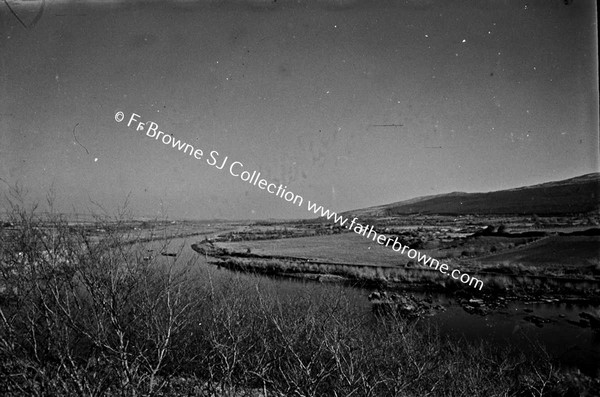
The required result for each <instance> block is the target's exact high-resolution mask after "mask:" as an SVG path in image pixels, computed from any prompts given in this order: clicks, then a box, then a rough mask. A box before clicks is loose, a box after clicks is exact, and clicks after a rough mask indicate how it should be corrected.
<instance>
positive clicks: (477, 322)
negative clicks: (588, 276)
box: [164, 239, 600, 376]
mask: <svg viewBox="0 0 600 397" xmlns="http://www.w3.org/2000/svg"><path fill="white" fill-rule="evenodd" d="M193 242H194V241H186V240H185V239H176V240H173V241H172V242H171V243H170V246H169V251H170V252H172V251H179V250H178V248H180V247H182V250H181V253H180V254H179V256H178V258H177V263H178V264H179V265H187V264H188V263H190V264H191V263H193V268H194V269H195V271H197V272H198V274H197V275H198V276H200V277H202V279H204V280H205V281H207V280H210V281H211V282H212V283H214V284H215V285H217V284H219V283H223V282H230V281H231V279H232V278H234V279H237V280H241V281H248V282H251V283H252V284H253V285H258V286H259V288H261V290H264V291H268V292H269V293H274V294H276V295H277V296H280V297H281V298H282V300H288V299H292V300H293V299H294V298H300V297H302V298H305V297H307V296H310V297H311V298H312V299H320V298H324V299H325V298H326V297H330V296H331V294H332V292H334V293H335V294H339V295H343V297H344V298H345V299H347V300H348V301H349V303H350V304H351V305H353V306H354V307H355V308H356V310H357V315H361V316H365V317H366V318H370V316H372V314H371V305H370V303H369V301H368V299H367V296H368V295H369V293H370V291H367V290H364V289H359V288H352V287H344V286H340V285H331V284H319V283H314V282H305V281H295V280H274V279H270V278H268V277H265V276H257V275H249V274H240V273H233V272H231V271H229V270H226V269H220V268H217V267H216V266H214V265H210V264H208V263H207V261H206V258H204V257H202V256H201V255H199V254H197V253H196V252H195V251H193V250H192V249H191V248H190V244H192V243H193ZM164 260H174V258H167V257H165V259H164ZM414 295H415V296H417V297H422V298H425V295H426V294H418V293H415V294H414ZM427 295H429V296H432V297H433V299H434V300H435V301H437V302H436V303H442V304H444V305H445V306H446V307H447V310H446V311H444V312H440V313H438V314H436V315H435V316H433V317H431V318H428V319H425V320H423V322H424V323H425V324H432V325H434V326H436V327H437V328H438V329H439V330H440V332H441V334H442V335H446V336H450V337H457V338H459V337H464V338H465V339H467V340H469V341H478V340H485V341H487V342H491V343H493V344H495V345H502V344H505V345H513V346H517V347H518V348H519V349H522V350H523V351H524V352H527V351H528V349H532V348H534V346H535V344H537V343H539V344H541V345H542V346H544V347H545V348H546V349H547V350H548V352H549V353H550V354H551V355H553V356H554V357H556V358H557V359H558V360H559V361H560V362H561V363H562V364H563V365H566V366H573V367H577V368H579V369H581V370H582V371H583V372H585V373H586V374H588V375H592V376H600V332H598V331H592V330H591V329H590V328H581V327H579V326H577V325H574V324H571V323H569V321H572V322H578V321H579V320H580V317H579V313H581V312H583V311H590V312H592V311H594V310H597V309H598V307H593V306H591V305H586V304H573V303H534V304H524V303H515V302H509V304H508V307H507V308H505V309H502V310H500V311H499V312H497V313H495V314H492V315H487V316H480V315H477V314H469V313H467V312H465V311H464V310H463V309H462V308H461V307H460V306H459V305H458V304H457V302H456V301H455V300H454V299H453V298H452V297H449V296H446V295H444V294H427ZM531 315H535V316H539V317H543V318H546V319H548V320H550V323H547V324H543V326H542V327H539V326H536V325H534V324H532V323H531V322H529V321H527V320H526V319H525V317H526V316H531Z"/></svg>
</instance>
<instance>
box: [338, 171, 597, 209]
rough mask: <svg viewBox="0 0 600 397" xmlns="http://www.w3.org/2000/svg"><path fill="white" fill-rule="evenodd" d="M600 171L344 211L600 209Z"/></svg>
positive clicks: (422, 197)
mask: <svg viewBox="0 0 600 397" xmlns="http://www.w3.org/2000/svg"><path fill="white" fill-rule="evenodd" d="M599 197H600V172H593V173H589V174H584V175H579V176H576V177H573V178H568V179H563V180H558V181H550V182H544V183H539V184H535V185H529V186H520V187H516V188H511V189H504V190H496V191H491V192H474V193H467V192H451V193H442V194H435V195H428V196H421V197H415V198H412V199H409V200H403V201H398V202H393V203H389V204H383V205H377V206H372V207H367V208H362V209H356V210H350V211H345V212H343V213H342V215H345V216H362V217H364V216H394V215H409V214H440V215H466V214H485V215H492V214H498V215H500V214H537V215H557V214H564V213H588V212H593V211H598V210H600V201H599Z"/></svg>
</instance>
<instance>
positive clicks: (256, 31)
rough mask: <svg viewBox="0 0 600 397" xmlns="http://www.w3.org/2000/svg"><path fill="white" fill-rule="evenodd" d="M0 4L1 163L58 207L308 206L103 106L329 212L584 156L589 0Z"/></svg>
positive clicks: (593, 91) (558, 171) (556, 166)
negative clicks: (52, 195)
mask: <svg viewBox="0 0 600 397" xmlns="http://www.w3.org/2000/svg"><path fill="white" fill-rule="evenodd" d="M9 3H10V4H12V5H13V11H15V13H17V15H18V16H19V17H20V19H21V20H22V21H23V22H24V24H25V25H26V26H27V27H26V26H24V25H23V24H22V23H21V22H20V21H19V19H17V18H16V17H15V15H14V14H13V13H12V12H11V11H10V10H9V8H8V7H7V5H6V4H5V3H4V2H2V3H0V58H1V63H0V93H1V95H0V177H1V178H2V179H3V180H4V181H6V182H8V183H9V184H11V185H14V184H15V183H17V182H18V183H21V184H22V185H23V186H24V187H26V188H27V189H29V191H30V197H31V198H34V199H36V198H37V199H40V200H41V199H43V198H44V197H45V194H46V192H47V191H48V189H49V188H50V186H51V185H53V186H54V188H55V190H56V192H57V196H58V198H59V199H60V200H59V205H60V207H61V208H60V209H61V210H64V211H72V210H73V209H75V210H76V211H83V212H85V210H86V209H87V208H90V198H91V199H92V200H94V201H96V202H99V203H102V204H103V205H104V206H105V207H106V208H109V209H111V208H115V206H116V205H117V204H119V203H122V202H123V201H124V200H125V198H126V196H127V195H128V194H131V197H130V207H131V208H132V209H133V210H134V212H135V213H136V214H138V215H144V216H162V215H165V214H166V215H167V216H169V217H171V218H214V217H218V218H232V219H233V218H238V219H239V218H251V219H258V218H268V217H275V218H297V217H309V216H314V215H311V214H310V213H308V212H307V211H306V209H305V208H300V207H297V206H293V205H291V204H290V203H288V202H285V201H284V200H282V199H281V198H278V197H275V196H273V195H270V194H268V193H266V192H265V191H263V190H260V189H258V188H257V187H255V186H251V185H249V184H248V183H244V182H243V181H241V180H240V179H239V178H235V177H233V176H231V175H230V174H229V173H228V172H226V169H224V170H221V171H219V170H217V169H216V168H214V167H211V166H209V165H207V164H206V162H205V161H204V160H202V161H198V160H195V159H193V158H190V156H187V155H184V154H182V153H181V152H178V151H176V150H174V149H173V148H172V147H168V146H166V145H164V144H163V143H160V142H157V141H156V140H152V139H150V138H148V137H146V136H145V135H144V134H143V133H142V134H140V133H136V132H135V130H134V129H133V128H127V126H126V123H125V122H122V123H117V122H115V119H114V116H115V112H117V111H123V112H124V113H125V114H126V115H127V116H129V115H130V114H131V113H132V112H135V113H137V114H139V115H141V119H142V120H144V121H146V120H151V121H154V122H156V123H157V124H158V125H159V127H160V129H161V130H163V131H166V132H168V133H169V134H172V135H173V136H174V137H176V138H178V139H181V140H183V141H185V142H188V143H190V144H192V145H194V146H196V147H199V148H201V149H202V150H203V151H204V152H205V155H206V154H207V153H208V152H210V151H211V150H217V151H218V152H219V153H220V154H222V156H229V158H230V161H240V162H241V163H243V164H244V167H245V169H247V170H250V171H252V170H259V171H260V172H261V174H262V175H263V176H264V177H265V178H266V179H268V180H269V181H273V182H276V183H283V184H285V185H287V186H288V188H289V189H290V190H292V191H293V192H295V193H297V194H300V195H301V196H302V197H304V199H305V200H312V201H317V202H318V203H319V204H323V205H325V206H327V207H329V208H331V209H332V210H337V211H343V210H349V209H355V208H361V207H366V206H372V205H378V204H385V203H389V202H394V201H399V200H404V199H409V198H413V197H416V196H421V195H429V194H438V193H445V192H451V191H467V192H475V191H490V190H498V189H505V188H511V187H518V186H522V185H529V184H535V183H542V182H546V181H550V180H558V179H565V178H569V177H573V176H576V175H581V174H584V173H589V172H595V171H598V167H599V163H598V78H597V73H598V65H597V40H596V37H597V23H596V9H595V7H596V6H595V2H594V1H584V0H570V1H567V2H565V1H564V0H534V1H518V0H514V1H512V0H489V1H477V2H474V1H466V0H465V1H461V0H439V1H438V0H430V1H384V0H376V1H375V0H373V1H367V0H354V1H343V0H337V1H336V0H321V1H317V0H315V1H285V0H278V1H276V2H273V1H258V0H247V1H246V0H238V1H162V2H158V1H146V2H143V1H140V2H133V1H127V2H125V1H120V2H119V1H88V2H85V1H78V2H69V1H47V2H46V6H45V8H44V10H43V14H41V17H40V18H39V19H38V20H37V21H36V22H35V23H29V24H28V22H32V21H33V19H34V17H35V16H36V12H37V9H36V8H35V4H36V3H37V2H35V1H33V2H23V1H21V2H15V1H13V2H9ZM24 4H25V5H24ZM75 4H77V5H75ZM387 125H392V126H387ZM0 185H1V187H0V193H5V192H7V186H6V184H4V183H0Z"/></svg>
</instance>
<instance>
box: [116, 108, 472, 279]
mask: <svg viewBox="0 0 600 397" xmlns="http://www.w3.org/2000/svg"><path fill="white" fill-rule="evenodd" d="M140 117H141V116H140V115H138V114H136V113H132V114H131V117H130V118H129V121H128V123H127V127H132V126H133V127H135V130H136V131H140V132H144V133H145V135H146V136H147V137H148V138H151V139H155V140H156V141H158V140H160V141H161V142H162V143H163V144H165V145H167V146H170V147H172V148H173V149H177V150H179V151H181V152H183V153H184V154H187V155H189V156H190V157H193V158H195V159H196V160H202V159H203V158H204V153H205V152H204V151H203V150H202V149H200V148H198V147H194V146H193V145H190V144H189V143H186V142H183V141H182V140H180V139H175V138H174V137H173V135H171V134H168V133H165V132H163V131H160V130H159V129H158V124H156V123H155V122H153V121H146V122H141V121H139V120H140ZM124 119H125V114H124V113H123V112H121V111H119V112H117V113H116V114H115V121H117V122H119V123H120V122H121V121H123V120H124ZM136 123H137V125H136ZM208 156H209V158H206V163H207V164H208V165H211V166H214V167H215V168H217V169H218V170H223V169H224V168H225V167H226V166H227V165H228V170H229V173H230V174H231V175H232V176H234V177H238V178H240V179H241V180H242V181H244V182H247V183H250V184H251V185H254V186H257V187H258V188H259V189H261V190H266V191H267V192H268V193H270V194H274V195H276V196H277V197H280V198H282V199H284V200H285V201H287V202H290V203H292V204H295V205H298V206H299V207H302V205H303V204H304V198H303V197H302V196H300V195H299V194H296V193H294V192H292V191H290V190H289V189H288V187H287V186H284V185H283V184H279V185H278V184H276V183H271V182H270V181H268V180H266V179H264V178H261V173H260V172H258V171H256V170H254V171H252V172H250V171H248V170H245V169H244V164H242V163H241V162H239V161H230V160H229V156H225V158H222V157H221V156H220V154H219V152H218V151H216V150H211V151H210V152H208ZM306 205H307V210H308V211H309V212H312V213H314V214H316V215H318V216H320V217H324V218H327V219H328V220H332V219H333V221H334V222H335V223H337V224H339V225H340V226H343V227H346V228H347V229H349V230H352V231H353V232H354V233H356V234H359V235H361V236H364V237H366V238H372V239H373V241H376V242H377V244H380V245H384V246H386V247H388V246H390V245H391V247H392V249H393V250H394V251H395V252H400V253H401V254H403V255H406V256H408V257H409V258H410V259H415V258H416V259H417V263H418V264H419V265H421V266H424V267H429V268H432V269H435V270H438V271H440V272H441V273H442V274H444V275H446V276H451V277H452V278H453V279H455V280H459V281H460V282H461V283H463V284H468V285H470V286H472V287H473V288H479V290H481V289H482V288H483V281H481V280H479V279H477V278H475V277H473V276H470V275H469V274H467V273H461V271H460V270H458V269H451V268H450V267H449V266H448V265H447V264H446V263H440V262H439V261H438V260H437V259H434V258H432V257H430V256H427V255H425V254H422V253H421V252H419V251H417V250H415V249H413V248H410V247H408V246H407V245H403V244H401V243H400V242H399V241H398V237H396V238H394V239H393V240H392V238H390V237H387V236H385V235H383V234H380V233H377V232H376V231H375V230H374V227H373V226H369V225H362V224H360V223H358V222H357V221H358V218H353V219H352V220H351V221H350V223H348V218H346V217H344V216H342V215H339V214H337V213H336V212H332V211H330V210H329V209H326V208H323V207H322V206H320V205H319V206H317V204H316V203H313V202H311V201H310V200H307V204H306Z"/></svg>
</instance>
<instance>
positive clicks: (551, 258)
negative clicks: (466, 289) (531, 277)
mask: <svg viewBox="0 0 600 397" xmlns="http://www.w3.org/2000/svg"><path fill="white" fill-rule="evenodd" d="M481 262H482V263H484V264H489V263H504V262H508V263H519V264H522V265H525V266H528V265H534V266H539V265H561V266H568V267H577V266H584V265H589V264H597V263H600V237H598V236H551V237H549V238H546V239H543V240H542V241H539V242H535V243H532V244H530V245H528V246H526V247H523V248H521V249H515V250H512V251H510V252H506V253H499V254H496V255H490V256H487V257H485V258H482V259H481Z"/></svg>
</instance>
